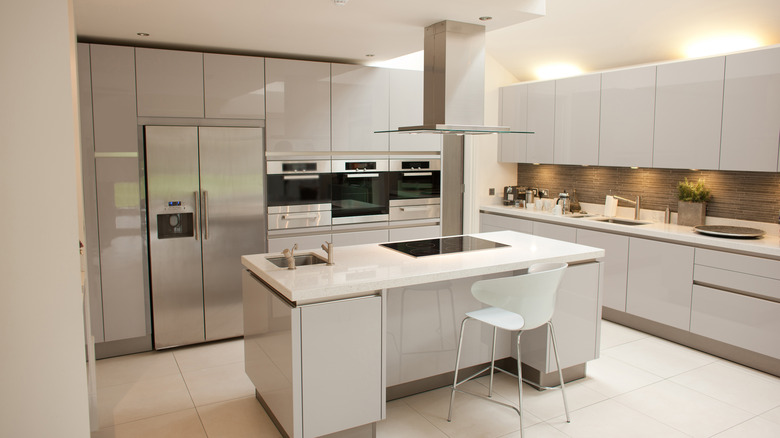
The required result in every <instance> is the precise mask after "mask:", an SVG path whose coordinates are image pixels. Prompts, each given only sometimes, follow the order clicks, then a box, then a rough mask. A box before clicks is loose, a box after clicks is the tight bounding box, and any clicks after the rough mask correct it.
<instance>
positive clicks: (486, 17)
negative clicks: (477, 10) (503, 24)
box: [479, 16, 493, 21]
mask: <svg viewBox="0 0 780 438" xmlns="http://www.w3.org/2000/svg"><path fill="white" fill-rule="evenodd" d="M492 19H493V17H488V16H484V17H479V21H490V20H492Z"/></svg>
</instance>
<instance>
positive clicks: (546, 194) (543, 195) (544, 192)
mask: <svg viewBox="0 0 780 438" xmlns="http://www.w3.org/2000/svg"><path fill="white" fill-rule="evenodd" d="M537 191H538V194H539V197H540V198H549V197H550V191H549V190H547V189H537Z"/></svg>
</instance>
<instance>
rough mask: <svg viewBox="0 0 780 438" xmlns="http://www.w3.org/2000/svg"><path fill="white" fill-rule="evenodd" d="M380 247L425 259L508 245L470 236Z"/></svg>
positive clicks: (412, 241) (387, 244)
mask: <svg viewBox="0 0 780 438" xmlns="http://www.w3.org/2000/svg"><path fill="white" fill-rule="evenodd" d="M380 246H384V247H386V248H390V249H394V250H396V251H400V252H402V253H404V254H407V255H410V256H412V257H425V256H431V255H437V254H451V253H456V252H465V251H477V250H483V249H492V248H500V247H502V246H509V245H505V244H503V243H498V242H493V241H490V240H485V239H479V238H476V237H471V236H453V237H439V238H435V239H423V240H407V241H403V242H390V243H381V244H380Z"/></svg>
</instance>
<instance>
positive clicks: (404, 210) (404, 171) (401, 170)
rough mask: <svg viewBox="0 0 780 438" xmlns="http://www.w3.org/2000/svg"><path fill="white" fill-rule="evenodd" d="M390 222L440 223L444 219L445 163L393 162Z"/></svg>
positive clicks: (403, 160)
mask: <svg viewBox="0 0 780 438" xmlns="http://www.w3.org/2000/svg"><path fill="white" fill-rule="evenodd" d="M389 166H390V172H389V185H390V190H389V192H390V214H389V216H390V220H391V221H404V220H415V219H438V218H439V217H440V215H441V199H440V197H441V160H439V159H418V158H413V159H399V160H390V163H389Z"/></svg>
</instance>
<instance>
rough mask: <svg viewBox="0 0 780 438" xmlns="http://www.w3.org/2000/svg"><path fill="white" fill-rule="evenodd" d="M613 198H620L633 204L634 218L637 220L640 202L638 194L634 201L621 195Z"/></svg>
mask: <svg viewBox="0 0 780 438" xmlns="http://www.w3.org/2000/svg"><path fill="white" fill-rule="evenodd" d="M615 199H620V200H621V201H626V202H629V203H631V204H634V219H636V220H639V209H640V202H641V199H640V198H639V195H636V201H632V200H630V199H626V198H623V197H622V196H615Z"/></svg>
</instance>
